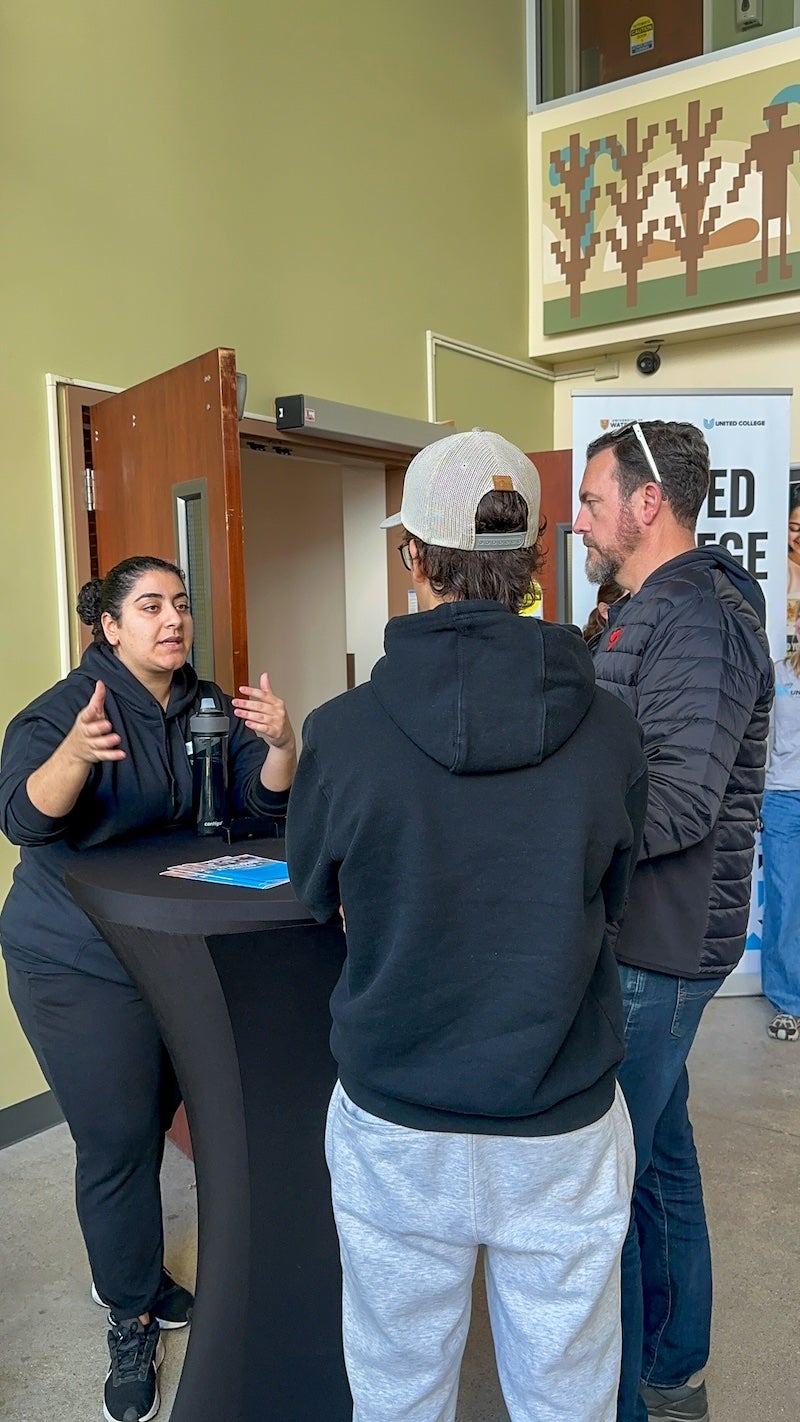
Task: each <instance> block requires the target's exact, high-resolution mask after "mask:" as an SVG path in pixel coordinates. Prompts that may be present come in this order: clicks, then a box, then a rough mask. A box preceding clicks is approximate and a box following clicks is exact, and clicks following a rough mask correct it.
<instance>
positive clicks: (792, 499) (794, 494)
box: [789, 484, 800, 516]
mask: <svg viewBox="0 0 800 1422" xmlns="http://www.w3.org/2000/svg"><path fill="white" fill-rule="evenodd" d="M796 508H800V484H790V485H789V514H790V516H791V514H792V511H793V510H794V509H796Z"/></svg>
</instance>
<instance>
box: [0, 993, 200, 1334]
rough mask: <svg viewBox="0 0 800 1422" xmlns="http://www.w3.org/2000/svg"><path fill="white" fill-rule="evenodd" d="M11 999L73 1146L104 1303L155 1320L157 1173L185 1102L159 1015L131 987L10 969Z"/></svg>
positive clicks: (81, 1214) (120, 1313)
mask: <svg viewBox="0 0 800 1422" xmlns="http://www.w3.org/2000/svg"><path fill="white" fill-rule="evenodd" d="M7 972H8V986H9V994H10V996H11V1001H12V1003H13V1005H14V1009H15V1011H16V1013H17V1016H18V1017H19V1020H20V1024H21V1026H22V1030H23V1031H24V1033H25V1035H26V1037H27V1038H28V1041H29V1042H30V1044H31V1046H32V1048H33V1050H34V1053H35V1055H36V1057H37V1059H38V1061H39V1063H40V1065H41V1067H42V1070H43V1072H44V1075H45V1077H46V1079H47V1081H48V1083H49V1084H50V1086H51V1087H52V1090H53V1092H54V1095H55V1097H56V1100H57V1101H58V1103H59V1106H60V1107H61V1110H62V1111H63V1113H64V1116H65V1118H66V1121H67V1125H68V1126H69V1128H70V1131H71V1133H72V1137H73V1139H74V1141H75V1145H76V1157H77V1164H76V1172H75V1185H76V1190H75V1194H76V1203H77V1208H78V1218H79V1220H80V1225H81V1230H82V1232H83V1237H84V1240H85V1243H86V1249H87V1253H88V1255H89V1263H90V1266H91V1269H92V1274H93V1278H94V1282H95V1285H96V1287H97V1290H98V1293H99V1294H100V1297H101V1298H103V1299H105V1300H106V1302H107V1303H108V1304H109V1305H110V1307H111V1309H112V1311H113V1312H114V1314H115V1316H116V1317H118V1318H133V1317H136V1316H138V1315H140V1314H144V1313H146V1312H147V1311H148V1310H149V1308H150V1306H151V1305H152V1303H153V1302H154V1301H155V1299H156V1297H157V1295H158V1293H159V1288H160V1283H161V1269H162V1263H163V1225H162V1215H161V1191H160V1183H159V1173H160V1167H161V1159H162V1155H163V1150H164V1133H165V1131H166V1129H167V1127H168V1126H169V1124H170V1122H171V1120H172V1117H173V1116H174V1114H175V1110H176V1108H177V1105H178V1102H179V1100H180V1096H179V1092H178V1087H177V1082H176V1080H175V1074H174V1072H173V1069H172V1065H171V1063H170V1060H169V1057H168V1055H167V1052H166V1049H165V1047H164V1044H163V1042H162V1041H161V1038H160V1036H159V1033H158V1029H157V1027H156V1023H155V1019H154V1017H153V1015H152V1013H151V1011H150V1008H149V1007H148V1006H147V1004H146V1003H145V1002H144V1001H143V1000H142V998H141V997H140V996H139V993H138V992H137V990H136V988H135V987H134V986H133V984H132V983H130V984H129V983H119V982H110V981H106V980H105V979H103V978H95V977H91V976H90V975H88V974H84V973H38V974H30V973H23V972H19V971H17V970H16V969H14V968H12V967H8V969H7Z"/></svg>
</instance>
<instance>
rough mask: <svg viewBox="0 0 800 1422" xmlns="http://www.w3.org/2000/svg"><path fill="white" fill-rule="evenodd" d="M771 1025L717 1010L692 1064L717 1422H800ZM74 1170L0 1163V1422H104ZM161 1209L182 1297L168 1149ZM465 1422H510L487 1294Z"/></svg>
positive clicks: (788, 1110) (786, 1172) (178, 1223)
mask: <svg viewBox="0 0 800 1422" xmlns="http://www.w3.org/2000/svg"><path fill="white" fill-rule="evenodd" d="M767 1018H768V1011H767V1007H766V1004H765V1003H764V1001H763V1000H762V999H751V998H722V999H719V1000H717V1001H715V1002H713V1003H712V1004H711V1005H710V1007H709V1008H708V1009H707V1011H706V1014H705V1017H704V1020H703V1024H702V1027H701V1031H700V1034H699V1036H698V1039H697V1042H696V1044H695V1047H694V1049H693V1051H692V1057H691V1062H690V1066H691V1076H692V1082H693V1091H692V1112H693V1119H694V1122H695V1128H696V1135H697V1139H698V1145H699V1148H700V1152H701V1156H702V1161H703V1168H704V1172H705V1183H706V1201H707V1206H708V1213H709V1220H710V1225H711V1230H712V1235H713V1244H714V1257H715V1268H716V1313H715V1320H716V1322H715V1334H714V1344H713V1352H712V1360H711V1365H710V1367H709V1370H708V1383H709V1394H710V1397H711V1400H712V1422H784V1419H785V1422H796V1419H797V1417H798V1416H799V1415H800V1401H798V1399H800V1348H799V1347H798V1341H797V1340H798V1320H797V1315H798V1302H797V1280H798V1277H800V1270H798V1263H799V1262H800V1091H799V1090H798V1088H799V1086H800V1044H799V1045H797V1046H792V1045H782V1044H777V1043H772V1042H769V1041H768V1039H767V1037H766V1035H765V1032H764V1026H765V1023H766V1021H767ZM71 1157H72V1151H71V1144H70V1141H69V1137H68V1135H67V1133H66V1130H65V1128H64V1127H57V1128H56V1129H55V1130H52V1131H48V1132H46V1133H45V1134H43V1135H41V1136H37V1137H35V1138H34V1139H33V1140H30V1141H25V1142H23V1144H21V1145H19V1146H13V1147H11V1148H9V1149H8V1150H6V1151H3V1152H0V1200H2V1221H3V1223H2V1241H1V1242H0V1281H1V1282H0V1417H1V1418H3V1419H6V1418H8V1419H9V1422H53V1419H56V1418H57V1419H58V1422H78V1419H81V1422H83V1419H92V1418H97V1419H100V1418H101V1416H102V1407H101V1387H102V1379H103V1377H104V1375H105V1360H106V1351H105V1328H104V1320H103V1314H102V1313H101V1311H100V1309H98V1308H97V1307H96V1306H95V1305H94V1304H92V1303H91V1302H90V1300H89V1292H88V1290H89V1277H88V1271H87V1267H86V1261H85V1256H84V1253H83V1246H82V1243H81V1238H80V1234H79V1232H78V1226H77V1223H76V1220H75V1214H74V1208H73V1200H72V1179H71ZM164 1200H165V1217H166V1231H167V1241H168V1262H169V1264H170V1265H171V1267H172V1268H173V1270H174V1272H175V1273H176V1274H177V1276H178V1277H179V1278H181V1279H182V1280H185V1281H187V1282H190V1281H191V1278H192V1276H193V1270H194V1182H193V1173H192V1168H191V1166H190V1165H189V1163H188V1162H187V1161H186V1160H184V1159H183V1157H182V1156H181V1155H179V1153H178V1152H177V1151H175V1150H174V1149H172V1148H170V1147H168V1152H167V1158H166V1161H165V1168H164ZM166 1346H167V1360H166V1362H165V1364H164V1367H163V1368H162V1370H161V1383H162V1392H163V1398H164V1401H163V1405H162V1410H161V1414H160V1416H161V1418H162V1419H163V1422H167V1419H168V1418H169V1411H170V1401H171V1399H172V1397H173V1396H174V1391H175V1387H176V1386H177V1381H178V1377H179V1373H180V1362H181V1357H182V1352H183V1348H184V1347H185V1336H184V1335H182V1334H179V1333H171V1334H169V1335H167V1338H166ZM220 1422H224V1419H220ZM252 1422H260V1419H252ZM309 1422H325V1419H324V1418H320V1419H309ZM458 1422H508V1414H507V1412H506V1410H505V1407H504V1405H503V1402H502V1398H501V1396H500V1390H499V1387H498V1383H497V1375H496V1372H495V1368H494V1360H493V1357H492V1349H491V1340H490V1336H489V1330H488V1322H487V1318H486V1306H485V1299H484V1295H483V1288H482V1283H481V1281H478V1282H476V1288H475V1309H474V1314H473V1325H472V1330H471V1333H470V1338H469V1343H468V1346H467V1353H466V1356H465V1359H464V1367H463V1372H462V1386H461V1397H460V1403H459V1410H458Z"/></svg>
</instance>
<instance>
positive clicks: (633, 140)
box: [606, 117, 658, 306]
mask: <svg viewBox="0 0 800 1422" xmlns="http://www.w3.org/2000/svg"><path fill="white" fill-rule="evenodd" d="M657 134H658V124H657V123H651V124H650V126H649V127H648V130H647V132H646V134H645V135H644V137H643V139H642V142H641V146H640V144H639V120H638V117H633V118H629V119H628V122H627V125H626V128H625V147H624V148H623V146H622V144H621V143H620V141H619V138H617V137H614V138H610V139H609V140H608V143H609V148H610V151H611V153H612V156H613V158H614V166H615V168H616V169H617V170H618V172H619V174H620V176H621V178H622V179H623V181H624V183H625V194H624V196H623V194H622V192H621V190H620V188H619V187H618V185H617V184H616V183H608V184H607V185H606V197H609V198H610V199H611V205H612V207H613V209H614V212H615V213H616V215H617V217H618V219H619V221H620V223H621V224H622V232H624V234H625V241H624V242H623V240H622V232H617V231H615V230H613V229H612V230H611V231H609V232H607V233H606V241H607V242H608V245H609V247H610V248H611V250H612V252H613V253H614V256H615V257H616V259H617V261H618V262H619V264H620V266H621V268H622V271H623V273H624V275H625V291H626V303H627V305H628V306H635V305H636V288H637V283H638V280H639V273H640V271H641V270H642V266H643V264H644V258H645V254H646V252H647V247H648V243H649V241H650V238H651V237H653V236H654V234H655V232H656V229H657V227H658V221H657V220H656V219H655V218H653V219H651V220H650V221H649V222H648V223H647V224H646V226H645V227H644V228H643V229H642V223H643V221H644V214H645V209H646V207H647V204H648V202H649V201H650V198H651V197H652V195H653V189H654V188H655V185H656V182H657V179H658V173H657V172H652V173H648V175H647V177H646V178H645V180H644V183H642V185H641V187H640V186H639V185H640V182H641V177H642V173H643V171H644V165H645V163H646V162H647V160H648V158H649V157H650V154H651V153H652V151H653V144H654V143H655V141H656V136H657Z"/></svg>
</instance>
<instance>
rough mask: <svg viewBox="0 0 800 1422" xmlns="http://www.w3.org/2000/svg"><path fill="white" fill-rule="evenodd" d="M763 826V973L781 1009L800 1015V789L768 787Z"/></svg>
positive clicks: (766, 989) (772, 998)
mask: <svg viewBox="0 0 800 1422" xmlns="http://www.w3.org/2000/svg"><path fill="white" fill-rule="evenodd" d="M761 820H762V823H763V825H764V830H763V833H762V835H761V848H762V851H763V854H764V927H763V930H762V937H761V978H762V982H763V985H764V992H765V994H766V996H767V997H768V998H769V1000H770V1002H771V1003H773V1005H774V1006H775V1007H776V1008H777V1009H778V1010H779V1011H780V1012H790V1013H791V1014H792V1016H793V1017H800V872H798V853H800V791H798V790H768V791H767V793H766V795H765V796H764V804H763V807H762V810H761Z"/></svg>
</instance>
